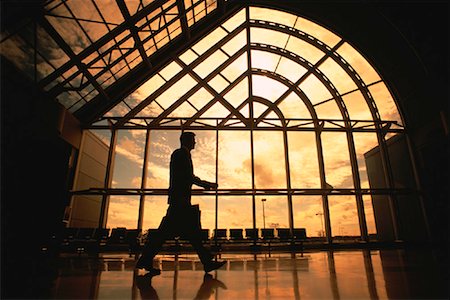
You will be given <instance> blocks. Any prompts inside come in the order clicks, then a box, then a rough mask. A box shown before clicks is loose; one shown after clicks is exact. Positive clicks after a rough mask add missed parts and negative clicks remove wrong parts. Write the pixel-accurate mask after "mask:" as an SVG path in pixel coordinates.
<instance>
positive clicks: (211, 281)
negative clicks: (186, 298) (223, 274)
mask: <svg viewBox="0 0 450 300" xmlns="http://www.w3.org/2000/svg"><path fill="white" fill-rule="evenodd" d="M218 288H222V289H224V290H226V289H227V286H226V285H225V284H224V283H223V282H222V281H220V280H218V279H215V278H214V277H213V276H212V275H211V274H205V276H204V277H203V283H202V285H201V286H200V288H199V289H198V292H197V295H195V298H194V299H195V300H200V299H209V297H210V296H211V295H212V294H214V290H216V289H218Z"/></svg>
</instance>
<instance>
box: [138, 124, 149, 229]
mask: <svg viewBox="0 0 450 300" xmlns="http://www.w3.org/2000/svg"><path fill="white" fill-rule="evenodd" d="M144 147H145V148H144V161H143V163H142V179H141V196H140V198H139V216H138V223H137V229H142V223H143V221H144V207H145V194H144V193H143V190H144V189H145V188H147V173H148V170H147V169H148V155H149V149H150V129H147V132H146V135H145V146H144Z"/></svg>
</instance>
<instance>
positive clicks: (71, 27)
mask: <svg viewBox="0 0 450 300" xmlns="http://www.w3.org/2000/svg"><path fill="white" fill-rule="evenodd" d="M52 14H53V15H65V14H68V12H67V9H66V8H65V7H64V5H60V6H58V8H57V9H55V10H53V11H52ZM45 18H47V20H48V21H49V22H50V24H52V26H53V27H54V28H55V29H56V31H57V32H58V33H59V34H60V35H61V36H62V38H63V39H64V40H65V41H66V43H67V44H68V45H69V46H70V48H71V49H72V51H73V52H74V53H75V54H78V53H80V52H81V51H82V50H83V49H84V48H85V47H86V45H90V42H89V40H88V38H87V37H86V35H85V34H84V33H83V32H82V31H81V28H80V27H79V26H78V25H77V23H76V22H75V20H72V19H63V18H60V17H54V16H48V15H47V16H45Z"/></svg>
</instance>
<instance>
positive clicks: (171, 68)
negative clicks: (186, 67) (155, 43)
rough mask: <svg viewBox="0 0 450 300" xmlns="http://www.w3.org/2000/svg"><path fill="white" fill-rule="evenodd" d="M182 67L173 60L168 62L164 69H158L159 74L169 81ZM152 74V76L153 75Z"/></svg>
mask: <svg viewBox="0 0 450 300" xmlns="http://www.w3.org/2000/svg"><path fill="white" fill-rule="evenodd" d="M182 69H183V68H182V67H181V66H180V65H179V64H178V63H177V62H175V61H173V62H171V63H170V64H168V65H167V66H166V67H165V68H164V69H162V70H161V71H159V74H160V75H161V76H162V78H164V79H165V80H166V81H169V80H170V79H172V77H173V76H175V75H176V74H178V73H179V72H180V71H181V70H182ZM155 76H156V75H155ZM155 76H154V77H155Z"/></svg>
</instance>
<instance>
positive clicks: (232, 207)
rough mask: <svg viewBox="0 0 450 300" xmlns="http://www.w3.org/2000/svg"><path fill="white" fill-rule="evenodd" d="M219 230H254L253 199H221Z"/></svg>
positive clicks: (238, 197)
mask: <svg viewBox="0 0 450 300" xmlns="http://www.w3.org/2000/svg"><path fill="white" fill-rule="evenodd" d="M218 212H219V217H218V225H217V227H218V228H227V229H229V228H253V213H252V198H251V197H249V196H223V197H219V207H218Z"/></svg>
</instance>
